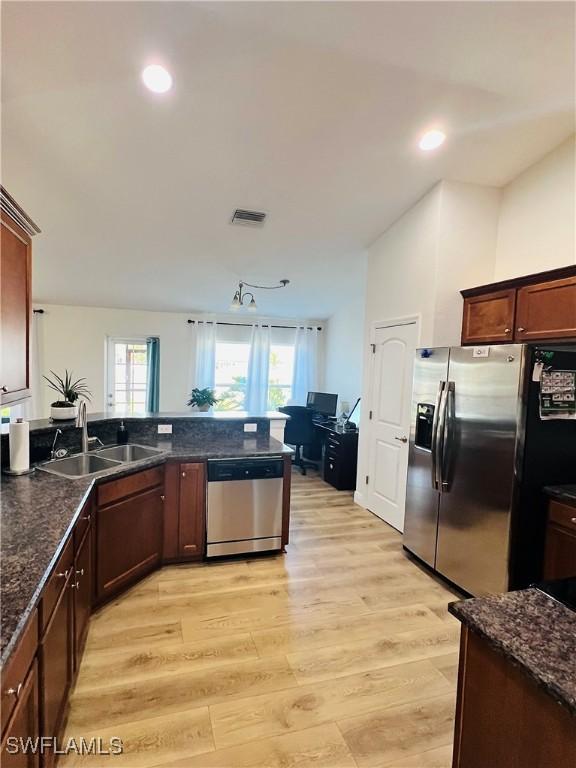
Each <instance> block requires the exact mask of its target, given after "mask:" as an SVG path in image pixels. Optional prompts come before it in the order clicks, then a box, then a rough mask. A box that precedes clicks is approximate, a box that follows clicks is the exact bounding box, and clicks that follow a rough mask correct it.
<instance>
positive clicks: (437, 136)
mask: <svg viewBox="0 0 576 768" xmlns="http://www.w3.org/2000/svg"><path fill="white" fill-rule="evenodd" d="M445 139H446V134H445V133H443V132H442V131H437V130H434V131H426V133H425V134H424V136H422V138H421V139H420V141H419V143H418V146H419V147H420V149H422V150H424V152H429V151H430V150H431V149H437V148H438V147H439V146H440V145H441V144H444V141H445Z"/></svg>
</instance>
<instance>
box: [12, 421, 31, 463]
mask: <svg viewBox="0 0 576 768" xmlns="http://www.w3.org/2000/svg"><path fill="white" fill-rule="evenodd" d="M8 434H9V442H10V469H11V470H12V471H13V472H26V470H28V469H30V425H29V424H28V422H27V421H24V419H16V421H13V422H11V423H10V430H9V433H8Z"/></svg>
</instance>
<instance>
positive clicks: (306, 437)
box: [278, 405, 318, 475]
mask: <svg viewBox="0 0 576 768" xmlns="http://www.w3.org/2000/svg"><path fill="white" fill-rule="evenodd" d="M278 410H279V411H280V412H281V413H285V414H286V415H287V416H290V418H289V419H288V420H287V421H286V426H285V427H284V442H285V443H288V445H293V446H294V448H295V449H296V453H295V454H294V460H293V464H295V465H296V466H297V467H298V468H299V470H300V472H301V473H302V474H303V475H305V474H306V467H310V468H312V469H318V464H316V463H315V462H313V461H308V459H305V458H304V456H303V455H302V449H303V448H304V447H305V446H307V445H310V444H311V443H312V442H313V440H314V425H313V423H312V416H313V415H314V413H313V411H312V410H311V409H310V408H305V407H304V406H303V405H285V406H284V407H282V408H278Z"/></svg>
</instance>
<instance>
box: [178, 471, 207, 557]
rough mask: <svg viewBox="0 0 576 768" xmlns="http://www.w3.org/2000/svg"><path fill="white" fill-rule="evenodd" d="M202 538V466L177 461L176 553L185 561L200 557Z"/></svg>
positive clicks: (203, 531) (203, 483)
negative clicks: (177, 508)
mask: <svg viewBox="0 0 576 768" xmlns="http://www.w3.org/2000/svg"><path fill="white" fill-rule="evenodd" d="M205 537H206V465H205V464H203V463H200V462H197V463H194V464H180V503H179V517H178V555H179V556H180V557H181V558H183V559H186V560H200V559H201V558H202V557H204V540H205Z"/></svg>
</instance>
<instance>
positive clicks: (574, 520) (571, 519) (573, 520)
mask: <svg viewBox="0 0 576 768" xmlns="http://www.w3.org/2000/svg"><path fill="white" fill-rule="evenodd" d="M570 522H571V523H574V525H576V517H571V518H570Z"/></svg>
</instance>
